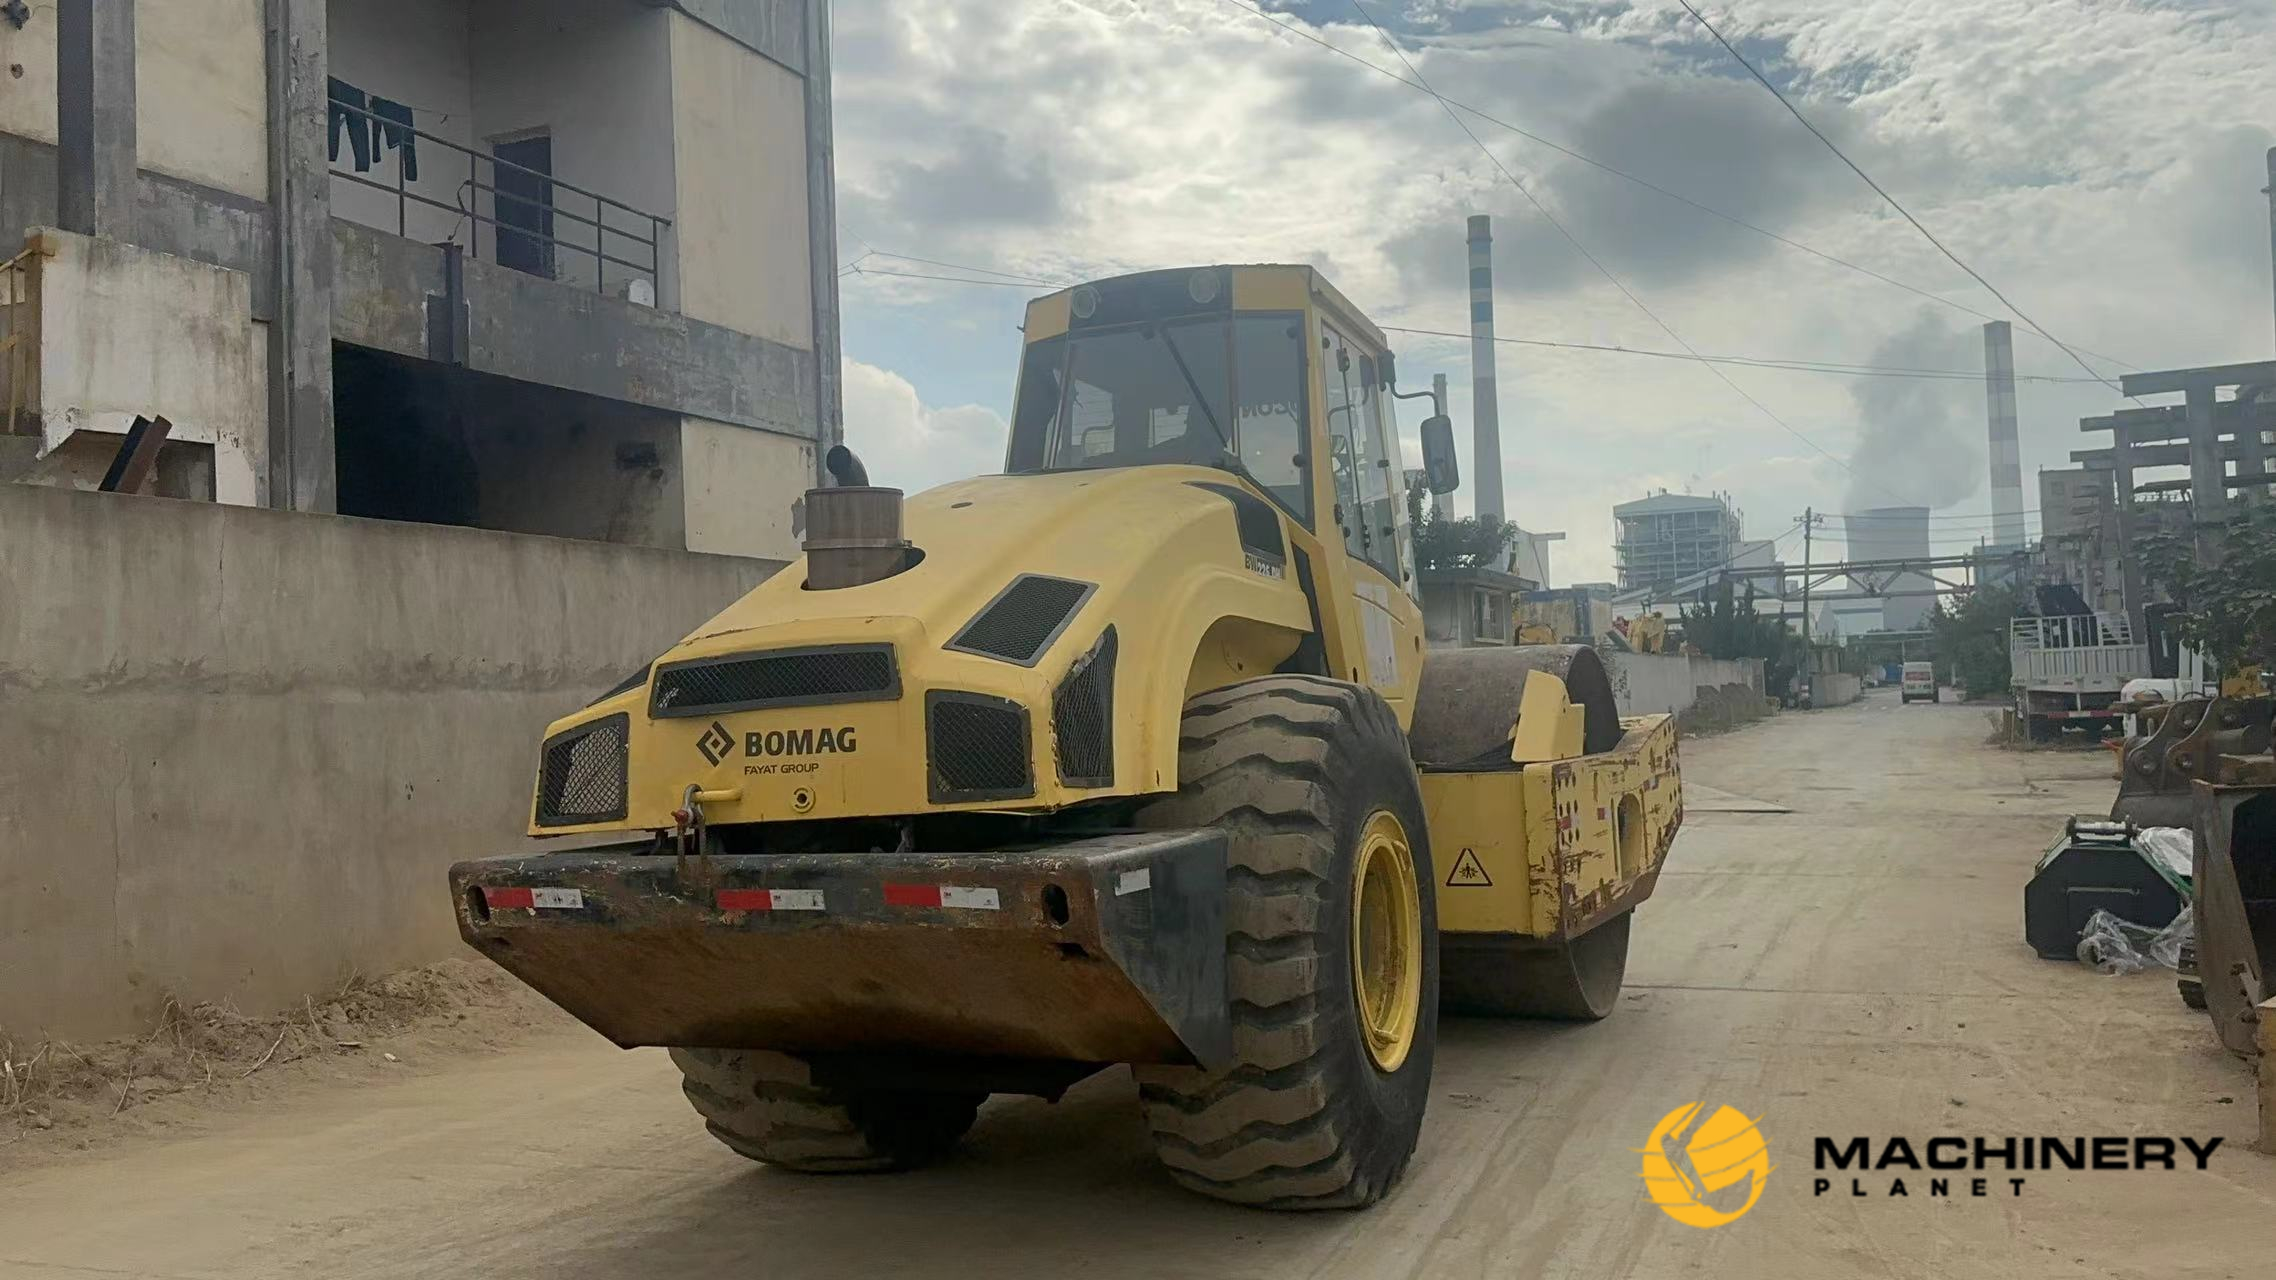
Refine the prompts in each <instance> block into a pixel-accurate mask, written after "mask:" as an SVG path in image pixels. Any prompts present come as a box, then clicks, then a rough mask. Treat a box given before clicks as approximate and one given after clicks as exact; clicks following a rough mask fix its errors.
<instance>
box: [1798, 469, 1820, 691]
mask: <svg viewBox="0 0 2276 1280" xmlns="http://www.w3.org/2000/svg"><path fill="white" fill-rule="evenodd" d="M1823 519H1825V517H1824V516H1821V515H1819V514H1818V510H1817V508H1816V507H1804V508H1802V516H1801V520H1802V679H1803V681H1804V683H1803V686H1802V687H1803V689H1804V690H1805V691H1809V692H1811V693H1812V701H1815V700H1816V698H1815V690H1814V687H1813V686H1815V684H1816V683H1817V682H1816V679H1815V677H1816V676H1817V672H1818V652H1817V650H1815V649H1813V648H1811V647H1810V537H1811V535H1812V534H1813V533H1815V532H1816V531H1817V527H1818V521H1820V520H1823Z"/></svg>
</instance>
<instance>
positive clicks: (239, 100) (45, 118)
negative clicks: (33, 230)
mask: <svg viewBox="0 0 2276 1280" xmlns="http://www.w3.org/2000/svg"><path fill="white" fill-rule="evenodd" d="M64 2H66V3H68V2H70V0H64ZM263 12H264V11H263V0H165V3H163V4H151V3H143V4H138V5H136V6H135V14H134V20H135V21H134V49H135V76H134V82H135V83H134V89H135V113H134V114H135V132H136V135H137V136H136V151H137V152H138V160H139V162H140V165H141V167H142V168H144V169H148V170H150V171H152V172H154V173H162V174H167V175H169V176H172V177H176V178H182V179H186V180H188V181H191V182H196V183H200V184H203V185H206V186H211V187H216V188H219V189H221V190H223V191H227V192H230V193H232V194H235V195H240V196H245V197H248V198H251V199H255V200H265V199H267V197H268V190H269V162H268V145H269V143H268V97H267V95H268V78H267V75H266V72H265V70H264V66H265V60H264V55H263V51H262V50H263V42H264V41H265V39H266V36H265V34H264V31H265V20H264V17H263ZM55 13H56V9H55V5H54V4H52V3H50V4H34V5H33V6H32V19H31V21H30V22H28V23H26V24H25V25H24V26H23V28H22V29H21V30H18V29H17V27H16V26H15V24H13V23H7V22H0V68H14V67H21V68H23V74H22V75H21V76H18V75H16V74H15V73H14V72H13V71H12V70H0V77H4V78H0V133H12V134H16V135H18V136H20V137H24V138H30V139H33V140H35V141H38V142H44V143H48V144H50V145H53V144H54V142H55ZM8 176H9V178H10V179H12V178H13V176H14V175H12V174H11V175H8ZM51 216H52V215H51ZM40 220H41V221H45V220H46V219H40Z"/></svg>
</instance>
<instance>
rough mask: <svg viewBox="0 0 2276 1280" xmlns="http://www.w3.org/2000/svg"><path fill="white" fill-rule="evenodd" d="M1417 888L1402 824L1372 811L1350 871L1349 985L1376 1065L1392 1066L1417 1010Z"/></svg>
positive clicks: (1410, 1043)
mask: <svg viewBox="0 0 2276 1280" xmlns="http://www.w3.org/2000/svg"><path fill="white" fill-rule="evenodd" d="M1422 955H1423V947H1422V894H1421V891H1420V890H1418V889H1417V888H1416V887H1415V851H1414V848H1413V846H1411V845H1409V844H1408V843H1407V830H1406V828H1405V827H1402V826H1400V825H1399V820H1398V819H1397V818H1396V817H1393V816H1392V815H1391V813H1390V812H1389V811H1388V810H1382V809H1378V810H1377V811H1375V813H1374V814H1372V815H1370V816H1369V817H1368V819H1367V825H1366V826H1365V827H1364V828H1363V829H1362V830H1361V831H1360V834H1359V857H1358V858H1357V859H1356V860H1355V861H1354V862H1353V865H1352V872H1351V991H1352V999H1353V1001H1354V1002H1355V1003H1356V1004H1357V1005H1358V1006H1359V1031H1360V1038H1361V1039H1363V1040H1364V1041H1366V1043H1367V1056H1368V1057H1369V1058H1372V1059H1374V1062H1375V1067H1376V1069H1377V1070H1379V1071H1397V1070H1398V1069H1399V1065H1400V1064H1401V1063H1403V1062H1405V1061H1406V1060H1407V1054H1408V1053H1409V1052H1410V1051H1412V1050H1413V1048H1414V1047H1415V1024H1416V1022H1417V1021H1419V1020H1420V1018H1421V1014H1422Z"/></svg>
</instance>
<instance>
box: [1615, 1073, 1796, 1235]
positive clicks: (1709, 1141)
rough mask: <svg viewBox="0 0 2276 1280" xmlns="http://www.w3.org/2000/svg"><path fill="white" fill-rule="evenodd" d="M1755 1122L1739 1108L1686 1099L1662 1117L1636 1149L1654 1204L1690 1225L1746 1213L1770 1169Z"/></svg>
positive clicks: (1713, 1222)
mask: <svg viewBox="0 0 2276 1280" xmlns="http://www.w3.org/2000/svg"><path fill="white" fill-rule="evenodd" d="M1757 1123H1758V1122H1757V1121H1754V1120H1749V1119H1747V1118H1746V1116H1745V1114H1744V1113H1742V1112H1740V1111H1739V1110H1737V1109H1736V1108H1733V1107H1723V1106H1717V1107H1713V1108H1710V1107H1709V1105H1708V1104H1707V1103H1704V1102H1686V1103H1684V1104H1683V1105H1682V1106H1680V1107H1677V1108H1676V1109H1675V1110H1673V1111H1670V1112H1668V1113H1667V1114H1666V1115H1664V1116H1661V1117H1660V1122H1659V1124H1657V1125H1656V1126H1654V1127H1653V1129H1652V1136H1651V1137H1650V1138H1648V1139H1646V1140H1645V1142H1644V1145H1643V1146H1641V1147H1639V1148H1637V1150H1638V1151H1639V1152H1640V1153H1641V1154H1642V1155H1643V1157H1644V1171H1643V1178H1644V1190H1645V1191H1646V1192H1647V1193H1649V1194H1650V1195H1651V1197H1652V1203H1653V1204H1656V1205H1658V1206H1659V1207H1660V1211H1661V1212H1662V1213H1665V1214H1666V1215H1667V1216H1669V1217H1671V1218H1673V1219H1675V1220H1676V1221H1677V1222H1680V1223H1683V1224H1684V1225H1686V1226H1692V1227H1719V1226H1722V1225H1723V1224H1724V1223H1726V1222H1737V1221H1738V1220H1739V1219H1741V1218H1743V1217H1745V1216H1746V1215H1747V1210H1749V1209H1752V1208H1754V1202H1755V1201H1757V1200H1760V1199H1761V1198H1762V1184H1763V1183H1764V1182H1765V1181H1767V1180H1768V1179H1769V1177H1770V1170H1771V1164H1770V1147H1769V1146H1768V1144H1766V1143H1765V1142H1764V1141H1763V1138H1762V1130H1760V1129H1758V1128H1756V1127H1755V1126H1756V1124H1757ZM1742 1187H1743V1188H1744V1190H1743V1191H1742V1190H1741V1189H1740V1188H1742Z"/></svg>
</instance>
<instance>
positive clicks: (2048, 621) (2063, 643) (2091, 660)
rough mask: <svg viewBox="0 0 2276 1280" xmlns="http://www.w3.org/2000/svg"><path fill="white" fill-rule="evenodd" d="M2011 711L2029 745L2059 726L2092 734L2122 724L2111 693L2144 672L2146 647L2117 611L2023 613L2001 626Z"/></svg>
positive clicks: (2147, 658)
mask: <svg viewBox="0 0 2276 1280" xmlns="http://www.w3.org/2000/svg"><path fill="white" fill-rule="evenodd" d="M2007 656H2008V664H2009V667H2010V669H2011V672H2012V674H2011V678H2010V679H2011V684H2010V687H2011V688H2012V689H2013V690H2014V693H2015V714H2016V717H2017V718H2018V719H2020V720H2022V721H2023V723H2024V726H2025V730H2026V732H2028V733H2029V735H2030V737H2031V740H2032V741H2034V742H2048V741H2052V740H2053V739H2054V738H2055V737H2057V736H2058V735H2060V734H2061V733H2062V731H2063V729H2064V727H2065V726H2072V727H2077V728H2084V729H2088V730H2091V731H2093V732H2095V733H2097V734H2101V733H2106V732H2115V731H2119V730H2122V729H2123V728H2124V718H2125V715H2126V707H2125V706H2124V705H2122V703H2121V701H2120V698H2119V694H2120V692H2121V691H2122V690H2124V689H2125V687H2126V682H2127V681H2129V680H2136V679H2140V678H2142V677H2145V676H2147V675H2149V674H2150V647H2149V644H2148V643H2147V642H2146V641H2145V640H2143V639H2142V638H2140V637H2138V636H2136V635H2135V634H2134V628H2133V626H2132V625H2131V624H2130V623H2129V622H2128V621H2127V619H2126V615H2124V614H2122V613H2077V614H2058V615H2051V616H2033V615H2023V616H2019V617H2017V618H2016V619H2014V621H2013V622H2011V623H2010V624H2009V627H2008V644H2007Z"/></svg>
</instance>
